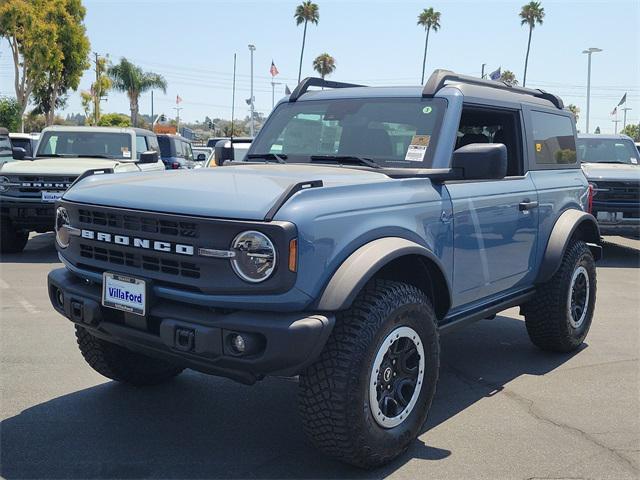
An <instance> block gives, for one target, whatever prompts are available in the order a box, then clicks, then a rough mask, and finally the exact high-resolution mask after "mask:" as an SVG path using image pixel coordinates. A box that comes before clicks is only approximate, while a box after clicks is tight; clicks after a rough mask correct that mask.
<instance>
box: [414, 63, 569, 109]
mask: <svg viewBox="0 0 640 480" xmlns="http://www.w3.org/2000/svg"><path fill="white" fill-rule="evenodd" d="M448 81H454V82H460V83H466V84H469V85H478V86H481V87H489V88H496V89H498V90H506V91H509V92H514V93H522V94H525V95H531V96H533V97H536V98H542V99H544V100H548V101H550V102H551V103H552V104H553V105H554V106H555V107H556V108H559V109H560V110H562V109H563V108H564V102H563V101H562V99H561V98H560V97H558V96H557V95H553V94H552V93H548V92H545V91H544V90H540V89H533V88H524V87H512V86H510V85H507V84H506V83H503V82H495V81H493V80H485V79H483V78H477V77H471V76H469V75H459V74H457V73H454V72H452V71H450V70H442V69H439V70H435V71H434V72H433V73H432V74H431V76H430V77H429V79H428V80H427V83H425V85H424V88H423V90H422V96H423V97H424V98H430V97H433V96H435V94H436V93H438V91H439V90H440V89H441V88H443V87H444V86H445V83H446V82H448Z"/></svg>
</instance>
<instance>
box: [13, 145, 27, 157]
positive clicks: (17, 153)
mask: <svg viewBox="0 0 640 480" xmlns="http://www.w3.org/2000/svg"><path fill="white" fill-rule="evenodd" d="M11 152H12V153H13V158H14V160H24V158H25V157H26V156H27V151H26V150H25V149H24V148H22V147H13V148H12V149H11Z"/></svg>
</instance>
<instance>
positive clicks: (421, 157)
mask: <svg viewBox="0 0 640 480" xmlns="http://www.w3.org/2000/svg"><path fill="white" fill-rule="evenodd" d="M445 105H446V102H445V101H444V100H442V99H422V98H361V99H338V100H336V99H334V100H313V101H300V102H292V103H282V104H280V106H278V107H277V108H276V110H275V111H274V112H273V113H272V114H271V116H270V117H269V120H268V121H267V122H266V124H265V125H264V127H263V128H262V130H261V131H260V135H258V138H256V140H255V141H254V142H253V146H252V148H251V154H252V155H251V157H252V160H254V159H256V160H259V159H258V158H256V157H257V156H258V155H259V154H267V153H271V154H277V155H278V156H279V157H280V158H282V159H284V160H286V162H293V163H299V162H311V161H315V162H320V163H322V162H326V163H336V162H337V163H342V161H345V162H346V160H351V161H353V160H354V158H355V157H359V158H361V159H362V158H364V159H365V161H362V160H361V161H360V162H358V163H357V164H366V160H372V161H374V162H375V163H377V164H378V165H380V166H383V167H396V168H397V167H413V168H429V167H431V165H432V157H433V150H434V147H435V139H436V137H437V129H438V128H439V125H440V120H441V118H442V115H443V112H444V109H445ZM312 157H313V158H312ZM236 160H237V158H236ZM350 163H352V162H350Z"/></svg>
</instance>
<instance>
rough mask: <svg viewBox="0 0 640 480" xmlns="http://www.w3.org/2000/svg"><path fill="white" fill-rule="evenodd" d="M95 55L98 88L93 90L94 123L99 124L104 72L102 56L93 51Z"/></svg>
mask: <svg viewBox="0 0 640 480" xmlns="http://www.w3.org/2000/svg"><path fill="white" fill-rule="evenodd" d="M93 55H94V57H95V60H94V62H95V65H96V88H95V92H93V123H94V125H98V120H99V119H100V96H101V95H102V88H100V76H101V75H102V72H101V71H100V70H101V69H100V57H99V56H98V53H97V52H93Z"/></svg>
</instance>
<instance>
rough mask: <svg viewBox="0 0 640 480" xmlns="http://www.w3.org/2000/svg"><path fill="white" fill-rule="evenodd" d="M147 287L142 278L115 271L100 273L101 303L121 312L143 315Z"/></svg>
mask: <svg viewBox="0 0 640 480" xmlns="http://www.w3.org/2000/svg"><path fill="white" fill-rule="evenodd" d="M146 297H147V288H146V283H145V281H144V280H140V279H138V278H133V277H127V276H125V275H119V274H117V273H109V272H104V273H103V275H102V305H104V306H105V307H109V308H115V309H117V310H122V311H123V312H129V313H135V314H136V315H144V314H145V310H146V305H147V298H146Z"/></svg>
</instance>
